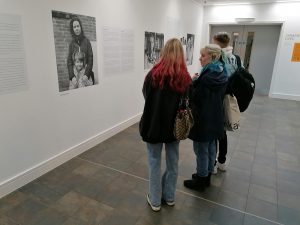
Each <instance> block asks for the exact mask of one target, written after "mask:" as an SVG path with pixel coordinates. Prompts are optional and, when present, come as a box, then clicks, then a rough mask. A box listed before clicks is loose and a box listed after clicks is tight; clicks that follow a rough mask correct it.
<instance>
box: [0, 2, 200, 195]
mask: <svg viewBox="0 0 300 225" xmlns="http://www.w3.org/2000/svg"><path fill="white" fill-rule="evenodd" d="M52 10H55V11H61V12H67V13H72V14H78V15H84V16H89V17H94V18H95V21H96V42H95V43H96V44H94V45H93V48H94V51H95V52H96V53H97V54H96V58H95V63H96V65H97V68H98V72H97V79H98V83H97V85H93V86H90V87H85V88H79V89H75V90H67V91H62V90H60V89H59V78H58V67H57V58H56V57H57V51H56V49H57V50H58V49H59V48H57V46H55V39H54V28H53V20H52ZM0 14H8V15H16V16H20V18H21V25H22V26H21V28H22V29H21V30H22V34H23V43H24V55H25V56H24V59H25V78H26V81H27V84H26V88H25V90H19V91H15V92H11V93H6V94H1V95H0V105H1V109H0V143H1V147H0V197H1V196H4V195H6V194H8V193H9V192H11V191H13V190H15V189H17V188H18V187H20V186H22V185H24V184H26V183H28V182H30V181H31V180H33V179H35V178H37V177H39V176H40V175H42V174H44V173H46V172H47V171H49V170H51V169H53V168H55V167H56V166H58V165H60V164H61V163H63V162H65V161H67V160H69V159H71V158H72V157H74V156H76V155H78V154H80V153H81V152H84V151H86V150H87V149H89V148H90V147H92V146H95V145H96V144H98V143H100V142H102V141H103V140H105V139H107V138H109V137H111V136H112V135H114V134H116V133H118V132H119V131H121V130H123V129H125V128H127V127H128V126H130V125H132V124H134V123H136V122H138V121H139V118H140V115H141V112H142V110H143V104H144V100H143V98H142V93H141V88H142V84H143V80H144V77H145V75H146V73H147V72H148V70H144V37H145V31H149V32H157V33H164V40H165V41H166V40H168V39H169V38H171V37H177V38H181V37H183V36H185V37H186V36H187V33H189V34H195V46H194V49H195V51H194V57H193V64H192V65H190V66H189V67H188V69H189V71H190V72H191V73H194V72H197V71H198V70H199V66H198V57H199V53H198V49H199V48H200V42H201V40H200V38H201V35H200V33H201V28H202V18H203V17H202V16H203V8H202V6H201V5H199V4H198V3H195V2H194V1H192V0H164V1H160V0H152V1H147V0H114V1H110V0H100V1H99V0H86V1H80V0H64V1H60V0H44V1H40V0H27V1H23V0H0ZM0 23H1V21H0ZM105 27H109V28H117V29H127V30H131V31H133V34H134V35H133V43H134V50H133V51H134V61H133V63H134V65H133V68H132V69H131V71H130V70H129V71H122V72H113V70H108V71H107V70H104V67H105V66H104V61H105V59H104V58H103V57H104V56H103V49H104V48H106V47H107V46H105V45H106V42H105V41H104V40H103V29H104V28H105ZM0 60H2V59H0ZM125 150H126V149H125ZM143 150H144V149H141V151H143Z"/></svg>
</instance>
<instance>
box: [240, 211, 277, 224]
mask: <svg viewBox="0 0 300 225" xmlns="http://www.w3.org/2000/svg"><path fill="white" fill-rule="evenodd" d="M244 225H278V223H277V222H275V221H274V222H273V221H271V220H267V219H262V218H259V217H256V216H252V215H247V214H245V218H244Z"/></svg>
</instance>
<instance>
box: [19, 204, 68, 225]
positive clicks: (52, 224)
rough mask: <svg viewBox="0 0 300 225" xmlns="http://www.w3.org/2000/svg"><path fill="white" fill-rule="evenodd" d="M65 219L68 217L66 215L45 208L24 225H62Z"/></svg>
mask: <svg viewBox="0 0 300 225" xmlns="http://www.w3.org/2000/svg"><path fill="white" fill-rule="evenodd" d="M67 218H68V217H67V216H66V215H64V214H62V213H60V212H57V211H56V210H54V209H51V208H47V209H45V210H41V211H40V212H38V213H35V214H34V217H33V218H32V219H31V220H30V221H28V222H26V223H24V225H25V224H28V225H29V224H30V225H41V224H43V225H62V224H63V223H64V222H65V221H66V220H67Z"/></svg>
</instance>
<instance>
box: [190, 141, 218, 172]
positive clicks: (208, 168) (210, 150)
mask: <svg viewBox="0 0 300 225" xmlns="http://www.w3.org/2000/svg"><path fill="white" fill-rule="evenodd" d="M216 144H217V142H216V140H213V141H210V142H197V141H193V147H194V152H195V154H196V158H197V175H198V176H199V177H207V176H208V173H212V172H213V170H214V165H215V161H216Z"/></svg>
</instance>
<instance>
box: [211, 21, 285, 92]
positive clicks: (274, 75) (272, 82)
mask: <svg viewBox="0 0 300 225" xmlns="http://www.w3.org/2000/svg"><path fill="white" fill-rule="evenodd" d="M207 25H208V26H207V29H206V31H207V32H206V33H207V35H206V40H208V42H210V40H209V38H210V33H211V27H212V26H214V25H217V26H219V25H220V26H232V25H236V26H240V25H241V26H251V25H253V26H256V25H258V26H269V25H279V26H280V32H279V39H278V44H277V48H276V55H275V60H274V66H273V72H272V79H271V84H270V90H269V94H268V96H269V97H272V96H273V90H274V83H275V80H276V74H277V73H276V72H277V68H278V66H279V65H278V60H279V51H278V50H279V47H280V46H282V43H283V41H284V37H283V33H284V32H283V31H284V27H285V22H284V21H260V22H259V21H257V22H256V21H254V22H251V23H249V22H241V23H240V22H239V23H238V22H208V23H207Z"/></svg>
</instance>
